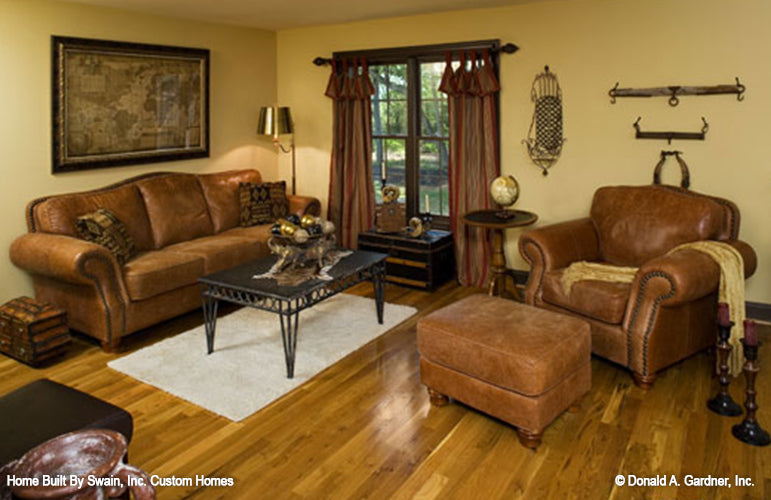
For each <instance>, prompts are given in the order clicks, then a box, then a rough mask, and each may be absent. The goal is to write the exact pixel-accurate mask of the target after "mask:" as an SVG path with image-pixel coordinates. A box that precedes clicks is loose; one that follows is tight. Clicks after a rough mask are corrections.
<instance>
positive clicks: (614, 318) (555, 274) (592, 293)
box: [543, 269, 632, 325]
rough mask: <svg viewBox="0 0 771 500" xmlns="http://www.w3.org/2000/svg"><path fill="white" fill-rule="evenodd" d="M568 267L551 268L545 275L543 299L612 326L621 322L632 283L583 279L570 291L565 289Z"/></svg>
mask: <svg viewBox="0 0 771 500" xmlns="http://www.w3.org/2000/svg"><path fill="white" fill-rule="evenodd" d="M563 272H564V270H563V269H559V270H556V271H547V272H546V273H545V274H544V278H543V300H544V301H545V302H548V303H550V304H553V305H555V306H559V307H564V308H565V309H568V310H570V311H573V312H575V313H578V314H582V315H584V316H587V317H589V318H594V319H597V320H600V321H604V322H605V323H610V324H612V325H618V324H621V321H622V320H623V319H624V313H625V312H626V306H627V303H628V301H629V294H630V292H631V290H632V286H631V284H630V283H612V282H608V281H598V280H582V281H577V282H575V283H574V284H573V286H572V287H571V289H570V292H569V293H567V294H566V293H565V291H564V290H563V288H562V274H563Z"/></svg>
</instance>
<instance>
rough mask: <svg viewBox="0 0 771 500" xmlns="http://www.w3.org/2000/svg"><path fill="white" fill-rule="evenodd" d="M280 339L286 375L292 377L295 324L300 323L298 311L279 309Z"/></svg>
mask: <svg viewBox="0 0 771 500" xmlns="http://www.w3.org/2000/svg"><path fill="white" fill-rule="evenodd" d="M279 317H280V318H281V341H282V342H283V343H284V359H285V360H286V376H287V378H294V358H295V352H296V349H297V326H298V324H299V323H300V312H299V311H297V310H295V312H292V310H291V309H288V312H284V311H281V312H280V313H279Z"/></svg>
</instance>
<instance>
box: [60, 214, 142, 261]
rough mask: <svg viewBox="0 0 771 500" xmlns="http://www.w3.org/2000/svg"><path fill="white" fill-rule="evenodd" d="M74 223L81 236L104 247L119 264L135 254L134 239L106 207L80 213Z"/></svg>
mask: <svg viewBox="0 0 771 500" xmlns="http://www.w3.org/2000/svg"><path fill="white" fill-rule="evenodd" d="M75 225H76V227H77V229H78V234H79V235H80V237H81V238H83V239H84V240H86V241H91V242H93V243H98V244H99V245H102V246H103V247H106V248H107V250H109V251H110V252H112V254H113V255H114V256H115V258H116V259H117V260H118V263H119V264H121V265H123V264H125V263H126V262H127V261H128V260H130V259H131V258H132V257H134V255H136V247H135V246H134V240H133V239H131V236H129V235H128V232H127V231H126V226H125V225H124V224H123V222H121V220H120V219H118V218H117V217H116V216H115V214H114V213H112V211H110V210H107V209H106V208H99V209H97V210H96V211H95V212H92V213H90V214H86V215H81V216H80V217H78V220H77V222H76V223H75Z"/></svg>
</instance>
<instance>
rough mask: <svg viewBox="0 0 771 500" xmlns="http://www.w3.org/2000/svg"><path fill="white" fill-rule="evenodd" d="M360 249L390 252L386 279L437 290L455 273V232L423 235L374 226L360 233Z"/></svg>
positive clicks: (436, 232) (437, 232)
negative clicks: (382, 230)
mask: <svg viewBox="0 0 771 500" xmlns="http://www.w3.org/2000/svg"><path fill="white" fill-rule="evenodd" d="M359 249H360V250H370V251H373V252H381V253H387V254H388V258H387V259H386V280H388V281H389V282H391V283H397V284H399V285H406V286H410V287H415V288H421V289H423V290H433V289H435V288H436V287H438V286H440V285H442V284H444V283H445V282H447V281H448V280H450V279H452V278H453V277H454V276H455V254H454V251H453V243H452V233H450V232H447V231H438V230H432V231H428V232H427V233H426V234H424V235H423V236H421V237H419V238H410V237H409V236H405V235H402V234H394V233H378V232H376V231H373V230H370V231H365V232H363V233H360V234H359Z"/></svg>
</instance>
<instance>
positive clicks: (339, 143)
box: [325, 59, 375, 248]
mask: <svg viewBox="0 0 771 500" xmlns="http://www.w3.org/2000/svg"><path fill="white" fill-rule="evenodd" d="M374 93H375V89H374V87H373V86H372V82H371V81H370V79H369V71H368V69H367V62H366V61H365V60H364V59H361V60H358V59H352V60H348V59H345V60H343V61H342V63H339V62H336V61H333V62H332V74H331V75H330V76H329V83H328V84H327V90H326V92H325V94H326V95H327V97H330V98H331V99H332V100H333V102H334V110H333V113H334V122H333V123H334V131H333V135H332V161H331V167H330V171H331V172H330V181H329V206H328V214H329V219H330V220H331V221H332V222H334V223H335V226H336V227H337V241H338V242H339V244H340V245H341V246H343V247H346V248H356V247H357V240H358V236H359V233H360V232H362V231H365V230H367V229H369V228H370V227H372V223H373V218H374V210H375V187H374V185H373V182H372V109H371V107H370V102H371V96H372V94H374Z"/></svg>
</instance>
